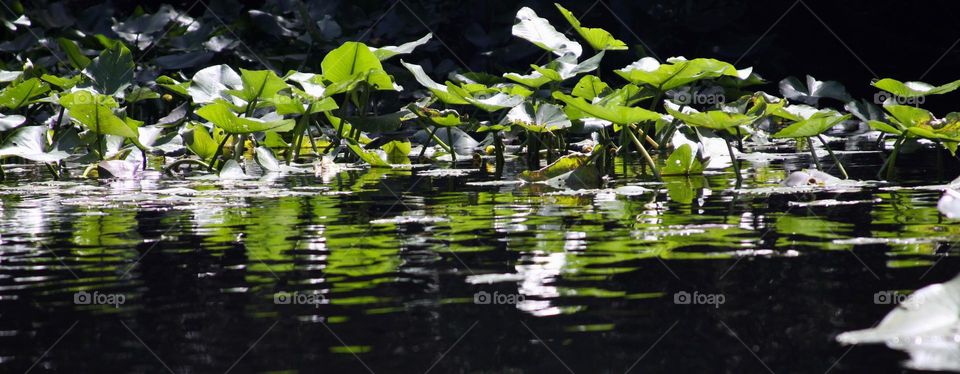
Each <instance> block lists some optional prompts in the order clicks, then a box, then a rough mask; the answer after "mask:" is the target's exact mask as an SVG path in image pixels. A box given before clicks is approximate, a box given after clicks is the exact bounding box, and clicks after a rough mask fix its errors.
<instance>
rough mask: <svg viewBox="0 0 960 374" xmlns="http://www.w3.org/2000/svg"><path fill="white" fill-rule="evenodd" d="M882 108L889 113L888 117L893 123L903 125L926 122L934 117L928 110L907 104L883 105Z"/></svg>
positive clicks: (915, 124) (916, 124) (910, 125)
mask: <svg viewBox="0 0 960 374" xmlns="http://www.w3.org/2000/svg"><path fill="white" fill-rule="evenodd" d="M883 109H885V110H886V111H887V112H888V113H890V117H892V118H891V119H892V120H893V121H894V122H895V123H897V124H900V125H901V126H903V127H913V126H918V125H921V124H927V123H930V122H931V121H933V120H934V118H935V117H934V116H933V113H930V111H928V110H926V109H923V108H917V107H912V106H909V105H895V104H894V105H884V106H883Z"/></svg>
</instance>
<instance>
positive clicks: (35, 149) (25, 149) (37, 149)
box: [0, 126, 70, 162]
mask: <svg viewBox="0 0 960 374" xmlns="http://www.w3.org/2000/svg"><path fill="white" fill-rule="evenodd" d="M47 148H48V145H47V127H46V126H24V127H21V128H18V129H16V130H15V131H14V132H13V134H10V136H9V137H7V139H6V140H5V141H4V142H3V145H2V146H0V159H2V158H4V157H7V156H16V157H22V158H25V159H28V160H30V161H36V162H57V161H60V160H63V159H65V158H67V157H68V156H70V155H69V154H67V153H66V152H64V151H60V150H51V151H47Z"/></svg>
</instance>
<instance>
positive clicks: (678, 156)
mask: <svg viewBox="0 0 960 374" xmlns="http://www.w3.org/2000/svg"><path fill="white" fill-rule="evenodd" d="M701 173H703V164H701V163H700V160H697V155H696V154H695V153H693V149H692V148H691V147H690V144H683V145H681V146H680V147H678V148H677V149H675V150H674V151H673V153H671V154H670V157H669V158H668V159H667V164H666V165H665V166H664V167H663V170H661V171H660V175H693V174H701Z"/></svg>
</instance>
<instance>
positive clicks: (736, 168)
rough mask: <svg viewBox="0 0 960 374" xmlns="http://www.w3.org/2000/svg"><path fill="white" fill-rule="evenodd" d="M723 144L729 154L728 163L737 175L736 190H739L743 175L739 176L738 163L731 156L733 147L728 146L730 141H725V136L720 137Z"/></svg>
mask: <svg viewBox="0 0 960 374" xmlns="http://www.w3.org/2000/svg"><path fill="white" fill-rule="evenodd" d="M721 138H723V142H724V143H727V152H729V153H730V162H731V163H732V164H733V171H734V173H736V174H737V188H740V187H739V186H740V183H743V175H742V174H740V163H739V162H738V161H737V156H736V155H734V154H733V146H732V145H730V139H727V137H726V136H722V137H721Z"/></svg>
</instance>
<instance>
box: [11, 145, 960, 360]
mask: <svg viewBox="0 0 960 374" xmlns="http://www.w3.org/2000/svg"><path fill="white" fill-rule="evenodd" d="M780 167H782V165H777V164H774V165H771V166H764V167H762V168H758V169H755V170H753V171H752V172H750V173H748V174H747V176H748V182H747V184H746V185H745V186H744V187H745V188H748V189H757V188H767V187H773V186H774V185H775V183H776V182H778V180H779V178H782V177H783V175H785V173H786V172H785V171H784V170H783V169H782V168H780ZM618 170H619V168H618ZM854 170H856V169H855V168H854ZM487 180H488V178H487V177H485V176H482V175H479V174H477V173H473V174H470V175H469V176H467V177H457V178H454V177H445V176H423V175H420V174H419V173H418V171H417V170H413V171H410V170H362V169H361V170H351V169H347V170H341V171H339V172H337V173H335V174H334V173H327V174H325V175H323V176H318V177H313V176H310V177H302V176H287V177H277V176H272V177H270V178H264V179H261V180H250V181H234V182H230V183H221V182H216V181H205V180H186V181H171V180H165V179H159V178H147V179H145V180H142V181H133V182H130V181H128V182H122V183H117V182H114V183H105V184H98V183H95V182H75V181H74V182H69V181H68V182H44V183H33V184H27V183H17V182H11V183H7V184H5V185H3V186H2V187H0V202H2V205H0V206H2V210H0V306H2V308H0V342H3V343H2V344H0V347H2V348H0V366H4V367H5V368H6V369H10V370H14V371H16V370H20V371H22V370H26V369H27V368H29V367H30V366H31V365H32V364H33V363H34V362H40V364H39V365H38V366H37V368H39V369H42V370H51V371H54V370H78V371H89V370H93V369H94V368H98V367H102V366H103V365H104V364H106V363H107V362H111V363H112V365H114V366H112V367H117V368H121V367H122V368H124V369H125V371H133V372H137V371H143V372H154V371H158V370H160V371H163V370H165V369H164V366H169V367H170V368H171V369H172V370H173V371H175V372H181V371H223V370H226V369H227V368H229V367H230V366H231V365H232V364H234V362H235V360H237V358H242V365H240V366H237V368H244V369H242V370H238V371H282V370H294V371H313V370H312V369H315V368H316V367H317V365H324V366H323V367H327V368H332V369H337V370H341V371H347V372H352V371H358V370H360V371H365V368H364V367H365V366H367V367H369V368H370V369H371V370H373V371H375V372H394V371H398V370H399V369H401V368H406V369H409V367H411V366H405V364H410V363H411V362H417V363H419V362H423V363H424V364H423V365H413V366H415V367H419V366H423V369H424V370H425V369H426V368H427V367H429V366H430V364H432V363H433V362H434V361H437V366H436V369H435V370H437V371H438V372H439V371H457V372H459V371H503V370H508V369H510V370H515V371H518V372H519V371H532V372H536V371H544V370H551V371H556V370H560V371H563V370H564V366H569V367H570V368H571V369H573V370H574V371H576V372H598V371H599V372H607V371H622V370H625V369H626V368H628V367H630V366H631V364H632V363H634V362H635V361H636V360H637V358H638V357H640V356H641V354H642V353H643V352H644V350H646V349H647V348H650V349H651V352H652V353H651V354H650V356H645V358H644V360H643V361H640V362H639V364H638V366H637V367H636V368H635V370H639V369H643V370H650V371H669V370H680V371H684V370H685V369H686V370H698V369H701V368H705V367H707V366H701V365H706V363H707V362H710V361H713V360H717V359H723V358H727V357H735V358H736V359H735V360H727V361H723V362H724V363H725V365H727V366H729V367H730V368H731V369H732V370H735V371H739V372H750V371H755V370H756V369H760V370H763V368H764V366H768V365H769V366H770V367H771V368H772V369H774V370H776V369H778V368H788V367H789V368H791V370H799V371H804V369H809V370H814V369H816V370H819V371H823V370H825V369H826V368H828V367H830V364H831V363H832V362H833V361H834V360H837V359H838V358H839V357H843V356H841V355H842V354H844V352H843V349H842V348H841V347H839V346H836V345H824V344H823V343H822V342H824V341H829V337H830V336H831V335H832V334H836V333H837V332H838V331H839V330H842V329H840V328H838V326H839V325H842V326H848V325H852V324H854V322H862V321H865V320H869V319H871V318H874V317H875V315H876V314H877V313H882V312H883V311H882V309H883V308H881V307H878V306H876V305H872V304H871V303H870V300H869V298H868V297H864V296H862V295H863V294H864V293H865V292H864V291H865V290H869V289H871V288H880V287H888V283H890V282H897V281H898V280H902V279H906V278H909V277H911V276H915V275H918V274H920V273H924V272H926V271H927V270H928V269H929V266H930V265H931V264H933V263H936V262H937V261H938V260H940V257H937V256H940V255H942V254H943V253H944V252H953V251H954V250H953V249H952V247H951V245H950V243H951V242H952V241H953V240H954V239H955V238H957V237H960V232H958V227H957V226H956V225H952V224H950V223H949V222H945V221H944V220H943V219H941V218H940V217H939V215H938V214H937V213H936V208H935V206H934V204H935V203H936V198H937V197H938V196H939V194H938V193H937V192H935V191H924V190H911V189H899V190H888V189H884V188H882V187H865V188H858V189H852V190H850V191H830V192H811V193H805V194H781V193H751V194H740V193H737V192H735V191H733V190H732V182H731V180H730V175H719V174H713V175H708V176H707V177H699V178H682V179H676V180H670V181H667V183H666V184H665V185H663V186H658V185H654V184H642V185H641V186H642V187H644V188H647V189H649V190H650V191H649V192H646V193H641V194H638V195H631V196H624V195H619V194H617V193H615V192H614V190H601V191H588V192H579V193H573V194H571V193H565V192H563V191H556V190H552V189H549V188H546V187H544V186H519V185H471V184H468V183H467V182H483V181H487ZM636 182H637V179H636V178H635V177H634V176H629V177H628V178H623V179H621V181H620V182H617V183H618V185H625V184H627V183H636ZM558 192H560V193H558ZM826 199H835V200H837V201H854V200H856V201H867V202H866V203H857V204H847V205H838V206H820V205H817V204H813V205H810V206H797V205H796V204H793V205H791V203H795V202H798V201H800V202H816V201H821V200H826ZM894 239H895V240H894ZM911 240H913V241H911ZM954 264H955V261H953V260H952V259H950V258H947V259H944V260H942V261H941V262H940V264H939V266H938V267H934V268H932V270H930V273H929V275H926V276H925V277H927V278H926V279H935V278H937V277H943V276H947V275H944V274H947V273H948V272H949V270H950V268H951V267H952V266H953V265H954ZM941 269H942V270H941ZM951 275H952V274H951ZM920 285H922V282H919V281H914V282H913V283H912V284H907V286H913V287H916V286H920ZM677 290H691V291H693V290H699V291H702V292H705V293H707V292H720V293H722V294H724V295H725V297H726V299H727V300H728V302H727V303H726V304H725V305H723V306H721V307H719V308H713V307H704V308H697V307H696V305H687V306H684V305H676V304H675V303H674V300H673V295H674V293H675V292H676V291H677ZM480 291H484V292H490V293H491V295H492V294H493V293H494V292H497V293H498V294H499V295H513V296H517V298H516V300H517V301H516V302H515V303H513V304H510V303H508V304H506V305H495V304H485V305H478V304H475V302H474V300H475V296H476V294H477V293H478V292H480ZM78 292H88V293H91V295H93V292H100V293H103V294H109V295H123V296H124V298H125V302H124V303H123V304H122V305H115V304H114V305H110V304H97V303H87V304H77V303H75V302H74V299H73V297H74V296H75V295H76V294H77V293H78ZM278 293H284V294H287V293H289V294H294V293H297V294H303V295H316V296H317V298H316V299H314V300H319V301H318V302H316V303H304V304H297V303H286V304H277V303H276V299H275V298H276V295H277V294H278ZM520 296H522V297H520ZM784 300H788V301H784ZM824 300H831V301H830V302H829V303H824ZM785 305H787V306H789V307H785ZM786 315H789V316H791V317H789V318H787V317H784V316H786ZM717 321H725V322H724V323H725V325H721V324H719V323H718V322H717ZM758 321H759V322H758ZM74 322H79V323H77V324H76V325H75V327H73V328H70V326H71V324H73V323H74ZM518 322H523V324H518ZM675 322H676V324H674V323H675ZM758 324H759V325H762V326H758ZM671 325H674V326H676V327H675V330H674V328H672V327H671V329H670V330H668V329H667V328H668V327H670V326H671ZM471 326H476V327H475V328H472V327H471ZM723 326H729V328H730V330H731V331H734V332H735V334H731V333H730V331H728V330H727V329H726V328H723ZM528 328H529V329H528ZM64 331H68V333H67V334H65V335H64V336H63V339H62V341H61V342H60V343H57V346H56V349H53V350H51V351H50V352H49V353H48V354H44V352H45V351H46V349H47V348H49V347H50V346H51V344H52V343H54V342H56V341H58V340H57V339H58V337H60V334H62V333H63V332H64ZM465 331H466V332H469V334H468V335H466V336H464V335H463V334H464V332H465ZM664 331H669V334H667V335H666V336H664V337H662V340H658V338H660V337H661V334H662V333H663V332H664ZM771 331H778V332H779V333H778V334H775V336H770V334H771ZM783 331H786V333H783ZM531 332H533V333H534V334H531ZM784 334H785V335H784ZM733 335H737V338H736V339H734V338H732V336H733ZM691 337H698V338H697V339H696V341H697V345H698V346H697V347H696V348H692V347H690V346H689V342H690V341H691V340H690V338H691ZM738 340H740V341H743V342H748V343H749V344H747V345H748V348H749V350H748V349H746V348H744V347H743V346H742V345H741V344H740V342H738ZM255 342H256V343H255ZM655 342H660V343H656V344H654V343H655ZM254 343H255V344H254ZM144 346H148V347H151V349H153V350H154V352H155V353H156V357H154V355H151V354H150V352H149V351H148V350H146V349H144V348H143V347H144ZM254 348H255V349H254ZM690 349H696V350H697V351H698V352H697V353H698V354H700V356H698V358H693V359H689V360H688V361H684V360H687V359H684V360H680V357H681V356H682V357H689V353H690V352H689V350H690ZM248 350H249V352H248V353H247V355H245V356H243V355H242V354H243V353H244V352H245V351H248ZM448 350H449V352H448V353H447V354H446V355H445V356H441V354H443V353H444V352H447V351H448ZM751 351H753V352H751ZM684 352H686V353H684ZM757 352H760V353H758V354H757V355H756V356H757V357H760V358H761V359H762V360H759V361H758V360H757V359H756V357H755V356H754V353H757ZM797 353H803V354H804V355H806V356H807V357H810V359H806V360H805V361H804V360H794V359H790V358H784V357H791V356H793V355H796V354H797ZM554 354H555V355H554ZM653 356H658V357H657V358H653ZM91 357H96V358H91ZM157 357H159V358H160V359H157ZM397 357H400V358H402V361H403V363H399V362H398V361H397ZM441 357H442V359H441V360H439V361H438V360H437V359H438V358H441ZM79 358H84V359H85V360H79ZM558 358H559V359H560V360H558ZM358 359H359V361H358ZM38 360H39V361H38ZM843 360H844V365H840V366H838V367H837V368H836V369H834V370H836V371H845V370H852V371H858V370H859V369H863V367H864V366H863V365H865V366H867V367H887V368H889V367H892V366H895V365H896V361H897V360H896V357H895V356H888V357H887V358H884V359H872V358H870V357H867V356H865V355H864V354H860V353H859V352H854V353H851V354H850V356H847V357H845V358H843ZM168 361H169V362H168ZM761 361H762V362H761ZM598 362H602V364H597V363H598ZM854 363H855V364H856V365H860V366H854V365H853V364H854ZM406 371H409V370H406ZM414 371H416V370H414Z"/></svg>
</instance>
